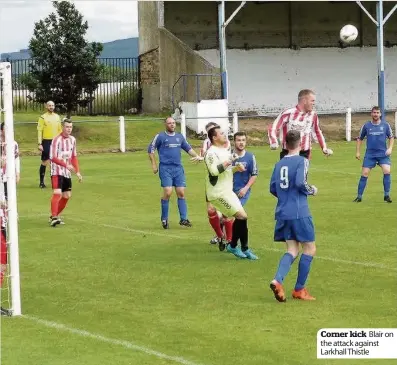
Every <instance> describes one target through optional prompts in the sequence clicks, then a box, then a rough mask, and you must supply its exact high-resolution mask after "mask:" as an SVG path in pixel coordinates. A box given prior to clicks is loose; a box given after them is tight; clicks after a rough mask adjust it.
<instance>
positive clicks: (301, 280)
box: [295, 253, 313, 290]
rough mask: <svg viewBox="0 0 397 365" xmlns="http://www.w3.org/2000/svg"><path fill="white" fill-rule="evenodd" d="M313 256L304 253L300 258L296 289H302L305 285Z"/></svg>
mask: <svg viewBox="0 0 397 365" xmlns="http://www.w3.org/2000/svg"><path fill="white" fill-rule="evenodd" d="M312 261H313V256H310V255H306V254H304V253H303V254H302V255H301V258H300V260H299V268H298V279H297V280H296V285H295V290H301V289H303V288H304V287H305V284H306V280H307V277H308V276H309V272H310V266H311V264H312Z"/></svg>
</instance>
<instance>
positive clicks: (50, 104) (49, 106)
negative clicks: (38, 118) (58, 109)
mask: <svg viewBox="0 0 397 365" xmlns="http://www.w3.org/2000/svg"><path fill="white" fill-rule="evenodd" d="M45 106H46V108H47V111H48V112H49V113H52V112H53V111H54V109H55V103H54V102H53V101H51V100H49V101H47V103H46V104H45Z"/></svg>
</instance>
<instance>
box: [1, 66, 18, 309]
mask: <svg viewBox="0 0 397 365" xmlns="http://www.w3.org/2000/svg"><path fill="white" fill-rule="evenodd" d="M0 78H1V79H2V83H3V90H2V95H1V96H2V97H1V100H0V101H1V102H2V103H1V104H2V105H0V108H1V110H0V113H3V114H4V131H5V142H6V149H5V150H6V164H7V165H6V166H7V173H6V179H7V180H6V181H7V193H8V194H7V195H8V201H7V209H6V210H7V243H8V245H7V246H8V270H9V272H8V278H9V282H10V284H11V303H10V308H9V310H10V314H11V315H12V316H20V315H21V314H22V310H21V288H20V270H19V237H18V210H17V194H16V174H15V151H14V140H15V139H14V117H13V97H12V72H11V63H10V62H0ZM1 183H2V182H1Z"/></svg>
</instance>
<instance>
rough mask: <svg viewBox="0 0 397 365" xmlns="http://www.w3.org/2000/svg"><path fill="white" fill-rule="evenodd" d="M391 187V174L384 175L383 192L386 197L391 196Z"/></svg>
mask: <svg viewBox="0 0 397 365" xmlns="http://www.w3.org/2000/svg"><path fill="white" fill-rule="evenodd" d="M390 186H391V179H390V174H384V175H383V190H384V192H385V196H389V195H390Z"/></svg>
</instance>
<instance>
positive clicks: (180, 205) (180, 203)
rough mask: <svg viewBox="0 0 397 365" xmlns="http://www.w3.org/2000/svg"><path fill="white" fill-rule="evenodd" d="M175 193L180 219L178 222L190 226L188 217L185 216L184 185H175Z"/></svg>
mask: <svg viewBox="0 0 397 365" xmlns="http://www.w3.org/2000/svg"><path fill="white" fill-rule="evenodd" d="M175 192H176V195H177V197H178V210H179V217H180V221H179V224H180V225H181V226H183V227H191V226H192V224H191V223H190V221H189V219H188V218H187V204H186V200H185V187H184V186H177V187H176V188H175Z"/></svg>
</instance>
